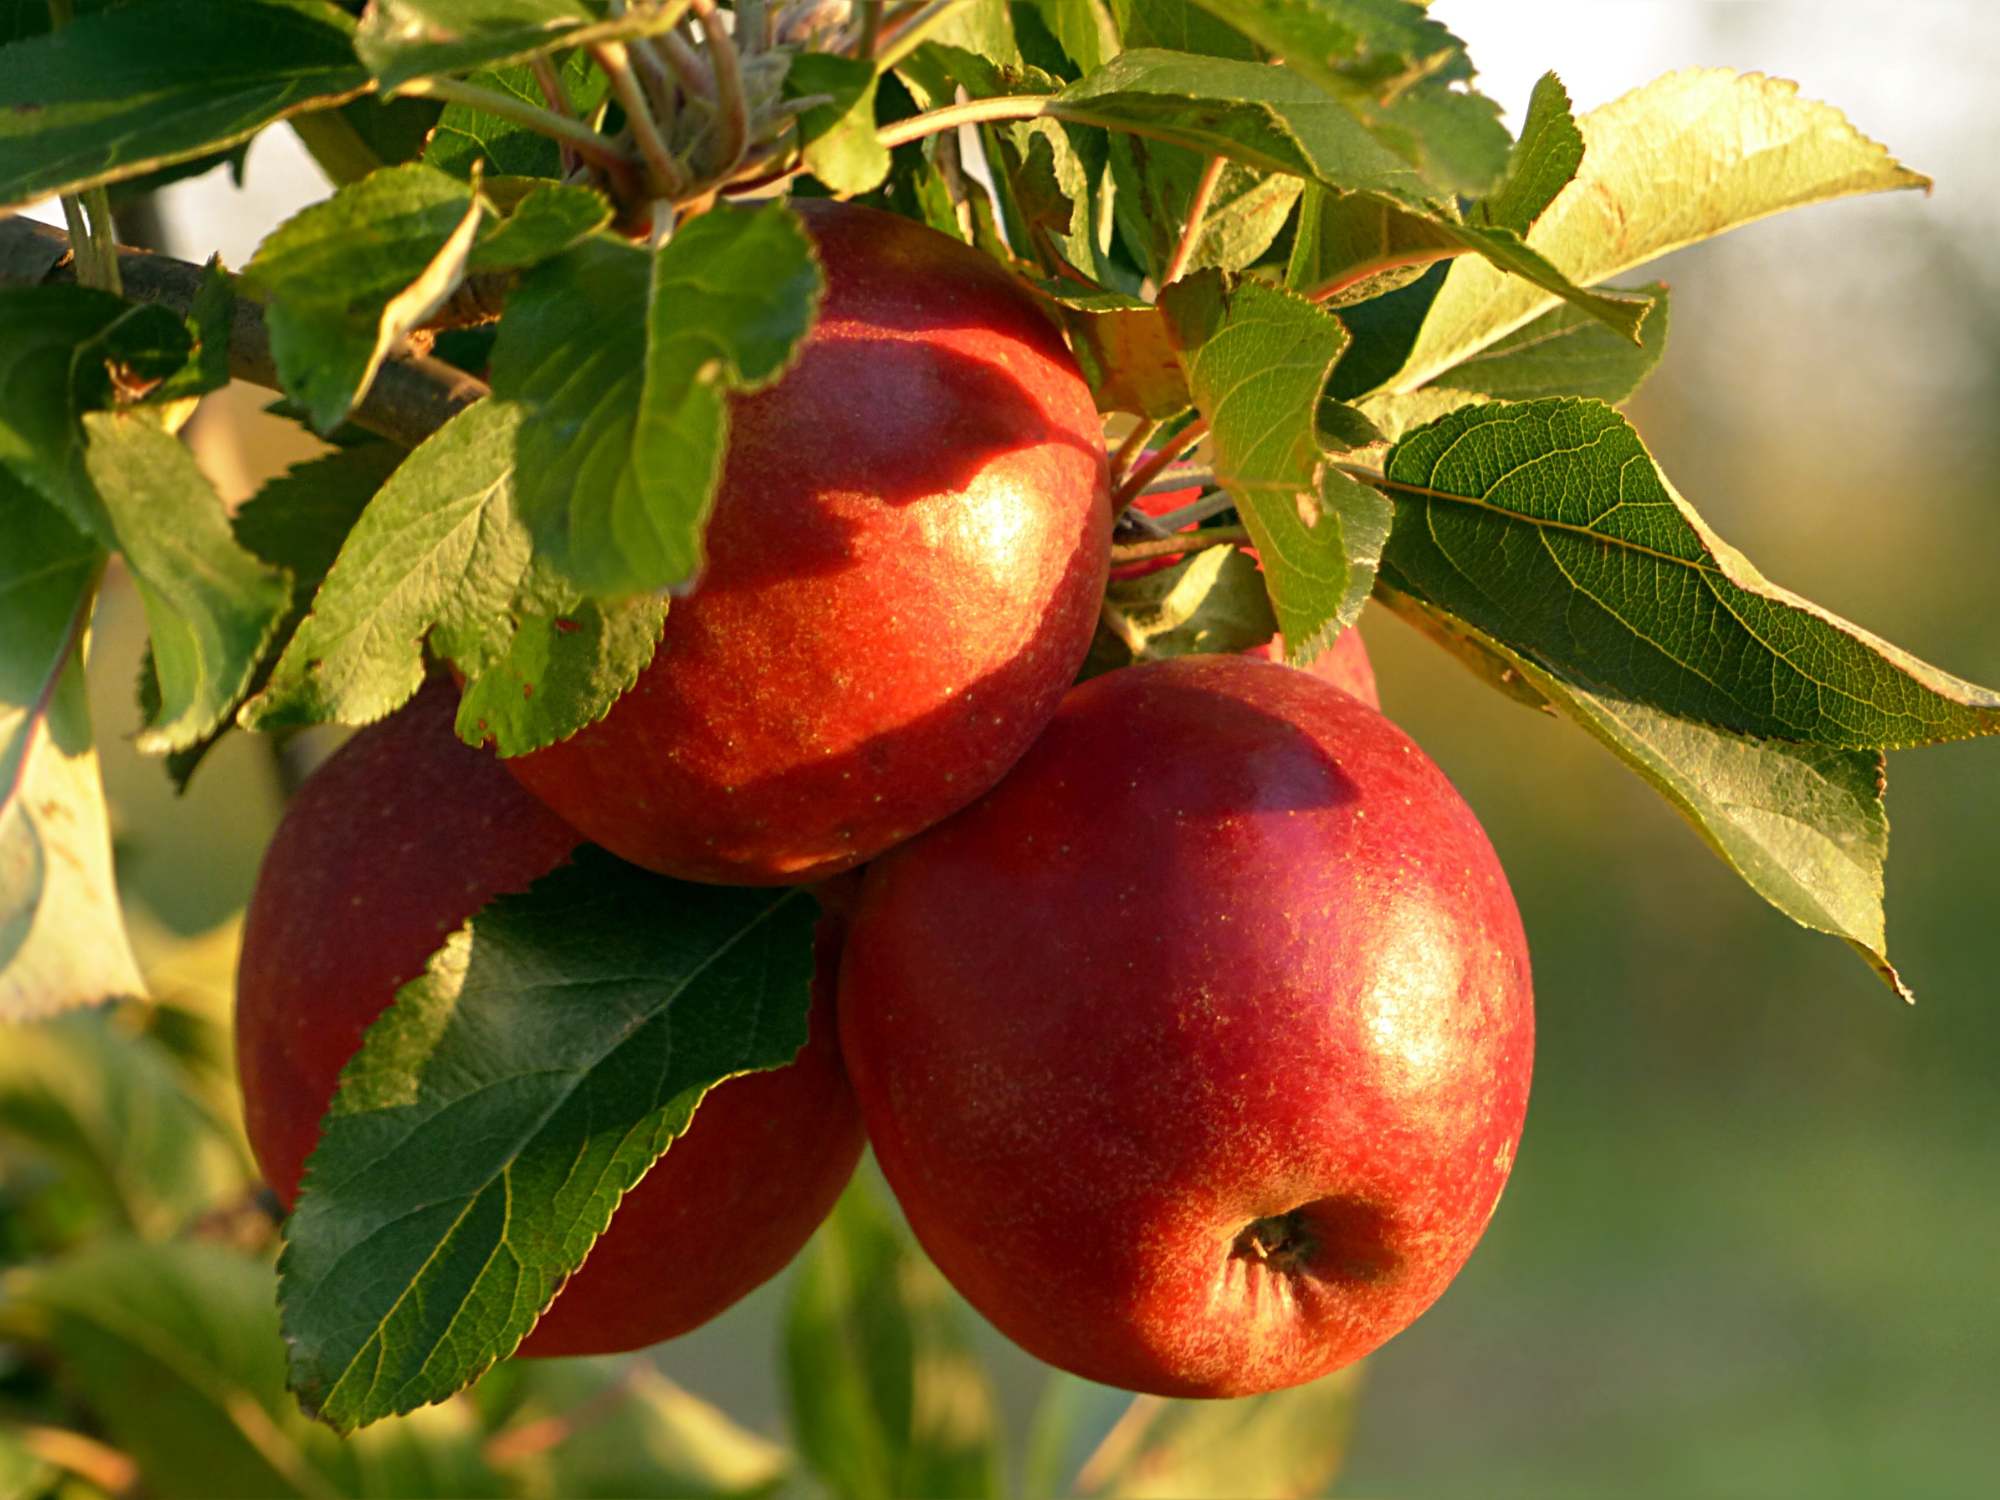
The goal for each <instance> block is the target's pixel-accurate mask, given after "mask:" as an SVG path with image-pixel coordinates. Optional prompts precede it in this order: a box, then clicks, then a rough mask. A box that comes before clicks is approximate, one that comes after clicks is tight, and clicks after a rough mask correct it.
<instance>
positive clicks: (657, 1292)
mask: <svg viewBox="0 0 2000 1500" xmlns="http://www.w3.org/2000/svg"><path fill="white" fill-rule="evenodd" d="M456 708H457V699H456V694H455V693H454V692H453V691H452V688H451V686H450V684H449V683H445V682H433V683H431V684H430V685H428V686H427V687H426V688H425V689H424V690H423V691H422V692H421V693H419V694H418V696H417V698H416V699H415V700H414V701H413V702H411V703H410V704H408V705H407V706H406V707H404V708H403V709H401V710H400V711H399V712H397V713H395V714H394V715H392V716H391V717H389V718H388V719H386V720H384V721H383V722H382V723H380V724H377V725H374V726H372V727H370V728H367V729H363V730H362V731H360V732H359V733H358V734H356V735H355V736H354V738H353V739H352V740H350V741H349V742H348V743H347V744H346V745H345V746H343V747H342V748H341V750H340V751H339V752H338V753H337V754H335V755H334V757H333V758H332V759H331V760H329V761H328V762H327V763H326V765H324V766H323V767H321V768H320V769H319V770H318V771H317V772H315V773H314V774H313V775H312V776H311V777H310V778H309V779H308V780H307V782H306V784H305V785H304V786H303V787H301V788H300V789H299V792H298V795H297V796H296V797H294V798H293V799H292V802H291V805H290V807H289V808H288V809H287V811H286V813H285V817H284V820H283V822H282V823H281V824H280V825H279V828H278V831H277V834H276V836H275V837H274V838H273V839H272V841H271V847H270V850H269V851H268V852H267V853H266V855H265V857H264V864H263V868H262V870H261V871H260V873H259V875H258V880H257V888H256V892H255V894H254V895H253V896H252V898H251V902H250V909H249V914H248V916H247V918H246V919H245V923H244V930H243V953H242V958H241V960H240V963H239V965H238V969H237V1003H236V1051H237V1068H238V1073H239V1081H240V1083H241V1086H242V1091H243V1116H244V1125H245V1128H246V1130H247V1131H248V1133H249V1137H250V1144H251V1148H252V1150H253V1151H254V1152H255V1154H256V1157H257V1164H258V1166H259V1167H260V1168H261V1169H262V1171H263V1174H264V1177H265V1180H266V1181H268V1182H269V1183H270V1184H271V1187H272V1188H273V1189H274V1190H275V1191H276V1193H277V1194H278V1197H279V1198H280V1200H281V1201H282V1202H283V1203H284V1204H285V1206H286V1207H287V1208H290V1207H291V1206H292V1204H293V1203H294V1201H295V1200H296V1198H297V1196H298V1189H299V1179H300V1177H301V1175H302V1174H303V1172H304V1168H305V1164H306V1158H307V1157H308V1156H309V1155H310V1154H311V1152H312V1149H313V1147H314V1145H315V1144H316V1143H317V1141H318V1139H319V1123H320V1117H321V1116H322V1115H324V1114H325V1113H326V1108H327V1106H328V1104H330V1103H331V1102H332V1099H333V1093H334V1088H335V1086H336V1084H337V1083H338V1082H339V1077H340V1070H341V1069H342V1068H343V1067H344V1066H345V1065H346V1063H347V1060H348V1058H349V1057H351V1056H352V1055H353V1054H354V1052H355V1051H356V1050H357V1049H359V1047H360V1045H361V1041H362V1037H363V1035H364V1033H365V1032H366V1031H367V1029H368V1027H369V1025H370V1024H371V1023H372V1022H373V1021H374V1020H375V1018H376V1017H377V1016H378V1015H379V1014H381V1012H382V1011H383V1010H384V1009H385V1008H386V1007H387V1006H388V1004H389V1002H390V1001H391V1000H392V999H394V998H395V994H396V991H397V989H398V988H400V987H401V986H402V985H403V984H405V983H407V982H408V981H409V980H411V979H414V978H416V977H417V976H418V975H420V974H422V973H423V971H424V964H425V961H426V960H427V959H428V958H429V957H430V955H431V954H432V953H433V952H434V951H435V950H436V949H437V948H438V946H439V945H440V944H441V943H442V942H443V941H444V939H445V936H446V935H447V934H448V933H450V932H452V931H453V930H455V929H456V928H457V927H458V926H459V925H460V924H462V923H463V922H464V921H465V920H466V919H467V918H468V917H470V916H472V915H473V914H474V913H475V912H476V911H478V909H479V908H480V907H481V906H483V905H484V904H485V903H486V902H487V901H488V900H490V899H491V898H492V897H494V896H496V895H499V894H502V893H503V892H508V891H518V890H523V889H525V888H526V887H527V886H529V885H530V884H532V883H533V882H534V881H535V880H537V879H539V878H540V877H541V876H543V875H545V874H547V873H548V872H549V871H550V870H552V869H554V868H555V867H556V866H558V865H560V864H563V863H565V862H566V861H567V860H568V859H569V857H570V854H571V853H572V851H573V850H574V849H575V848H576V846H577V843H578V839H577V835H576V833H575V831H574V830H573V829H571V828H569V827H568V826H567V825H565V824H563V823H562V822H561V821H560V820H558V819H557V818H556V816H555V815H554V814H553V813H551V812H549V811H548V810H547V809H546V808H544V807H543V806H542V805H541V804H540V803H539V802H537V801H536V800H535V799H534V798H533V797H530V796H529V795H528V794H527V793H526V792H524V791H522V790H521V788H520V787H519V786H517V785H516V784H515V783H514V781H513V779H512V778H511V777H509V776H508V775H507V774H506V773H505V772H504V771H502V770H501V769H500V767H499V766H498V765H497V764H496V763H495V762H494V760H493V758H492V757H491V756H489V755H487V754H486V753H485V752H483V751H479V750H474V749H472V748H470V747H468V746H466V745H464V744H462V743H460V741H459V739H458V737H457V736H456V735H455V734H454V733H453V731H452V716H453V714H454V712H455V711H456ZM839 941H840V923H839V921H838V919H837V918H835V917H829V918H827V919H826V920H823V921H822V923H821V925H820V929H819V932H818V935H817V950H818V959H819V976H818V978H817V979H816V980H815V984H814V1004H813V1016H812V1038H811V1040H810V1041H809V1042H808V1043H807V1045H806V1046H805V1048H804V1049H803V1050H802V1051H801V1052H800V1053H799V1056H798V1059H797V1060H796V1061H795V1062H793V1063H792V1064H791V1065H790V1066H788V1067H784V1068H779V1069H775V1070H773V1071H770V1072H764V1073H750V1074H745V1075H744V1076H742V1077H740V1078H733V1079H730V1080H728V1081H727V1082H725V1083H722V1084H720V1085H718V1086H717V1087H716V1088H714V1089H712V1090H711V1091H710V1092H709V1094H708V1096H707V1098H705V1099H704V1100H703V1101H702V1104H701V1107H700V1108H699V1109H697V1110H696V1111H695V1116H694V1120H693V1123H692V1124H691V1125H690V1126H689V1127H688V1130H687V1133H686V1134H685V1135H683V1136H682V1137H681V1138H680V1139H679V1140H677V1141H676V1142H675V1143H674V1144H673V1146H672V1147H671V1148H670V1149H669V1150H668V1151H667V1154H666V1155H665V1156H663V1157H661V1158H660V1160H659V1162H658V1163H657V1164H655V1166H654V1167H653V1169H652V1170H651V1171H650V1172H648V1173H647V1174H646V1175H645V1176H644V1177H643V1178H641V1179H640V1181H639V1185H638V1186H637V1187H635V1188H634V1189H633V1190H632V1191H631V1192H630V1193H628V1194H627V1195H626V1196H625V1198H624V1200H623V1202H621V1203H620V1204H619V1206H618V1210H617V1212H616V1214H615V1215H614V1216H613V1218H612V1221H611V1226H610V1228H609V1229H608V1230H607V1231H606V1232H605V1233H604V1234H603V1235H602V1236H601V1237H600V1238H599V1239H598V1241H597V1243H596V1245H595V1246H594V1247H593V1248H592V1249H591V1252H590V1256H589V1259H588V1260H587V1261H586V1262H585V1264H584V1266H583V1268H582V1269H581V1270H579V1271H578V1272H577V1273H576V1274H575V1276H573V1277H572V1278H571V1279H570V1281H569V1282H568V1284H567V1285H566V1286H565V1287H564V1288H563V1290H562V1291H561V1293H559V1294H558V1296H557V1298H556V1301H555V1303H554V1304H553V1305H552V1306H551V1307H550V1309H549V1311H548V1312H547V1313H546V1314H545V1315H544V1316H543V1318H542V1319H541V1321H540V1322H539V1323H537V1324H536V1325H535V1328H534V1330H533V1332H531V1333H530V1334H529V1335H528V1337H527V1339H526V1341H525V1342H524V1343H523V1344H522V1345H521V1348H520V1350H519V1352H520V1353H522V1354H525V1355H557V1354H609V1353H616V1352H619V1351H623V1350H627V1349H637V1348H641V1347H643V1346H645V1345H647V1344H652V1343H657V1342H659V1341H660V1340H661V1339H667V1338H672V1337H674V1336H675V1335H677V1334H680V1333H685V1332H686V1331H687V1330H688V1329H690V1328H693V1327H695V1326H697V1325H698V1324H701V1323H704V1322H706V1321H707V1320H708V1319H710V1318H712V1317H714V1316H715V1315H716V1314H717V1313H719V1312H721V1311H722V1310H723V1309H724V1308H726V1307H728V1306H729V1305H730V1304H731V1303H733V1302H735V1301H736V1300H737V1299H738V1298H739V1297H741V1296H743V1295H744V1294H745V1293H746V1292H749V1291H751V1290H752V1289H754V1288H755V1287H757V1286H759V1285H761V1284H762V1283H763V1282H765V1281H767V1280H768V1279H769V1278H770V1277H772V1276H774V1275H775V1274H777V1272H778V1271H779V1270H781V1269H783V1267H784V1266H785V1264H786V1263H787V1262H788V1261H790V1260H791V1258H792V1257H793V1255H795V1254H796V1253H797V1252H798V1250H799V1247H800V1246H802V1245H803V1244H804V1243H805V1242H806V1240H807V1239H808V1238H809V1237H810V1236H811V1234H812V1232H813V1230H814V1229H815V1228H816V1227H818V1225H819V1222H820V1220H822V1219H823V1218H825V1216H826V1214H827V1212H828V1211H829V1210H830V1209H831V1208H832V1207H833V1202H834V1200H835V1199H836V1198H837V1197H839V1196H840V1191H841V1189H842V1188H843V1187H844V1186H845V1185H846V1183H847V1179H848V1177H849V1176H850V1175H852V1173H853V1170H854V1165H855V1162H856V1161H857V1160H858V1159H859V1157H860V1154H861V1146H862V1135H861V1121H860V1115H859V1113H858V1111H857V1109H856V1106H855V1102H854V1096H853V1091H852V1089H850V1088H849V1086H848V1083H847V1079H846V1075H845V1074H844V1073H843V1071H842V1069H841V1064H840V1056H839V1050H838V1048H837V1046H836V1045H835V1039H834V1028H833V1025H832V1017H831V1012H830V1006H831V1004H832V999H833V983H832V981H833V975H834V972H835V965H836V962H837V959H838V951H839Z"/></svg>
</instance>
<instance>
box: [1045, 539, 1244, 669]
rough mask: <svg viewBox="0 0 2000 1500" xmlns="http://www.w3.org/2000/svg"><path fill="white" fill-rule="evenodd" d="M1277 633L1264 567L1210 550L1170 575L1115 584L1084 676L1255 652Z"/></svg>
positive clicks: (1232, 550) (1240, 555) (1239, 552)
mask: <svg viewBox="0 0 2000 1500" xmlns="http://www.w3.org/2000/svg"><path fill="white" fill-rule="evenodd" d="M1277 633H1278V617H1277V616H1276V615H1274V614H1273V613H1272V612H1271V599H1270V595H1269V594H1267V593H1266V592H1265V590H1264V575H1263V573H1262V571H1261V570H1260V569H1259V568H1258V566H1257V560H1256V559H1255V558H1254V557H1252V556H1250V554H1249V553H1247V552H1245V551H1244V550H1243V549H1242V548H1239V547H1209V548H1206V549H1204V550H1202V551H1200V552H1194V553H1190V554H1189V555H1188V556H1187V557H1185V558H1183V559H1181V560H1180V561H1179V562H1177V563H1175V564H1174V565H1173V566H1172V567H1170V568H1162V569H1160V570H1158V571H1157V572H1152V573H1146V574H1143V575H1141V576H1140V577H1137V578H1114V579H1113V580H1112V581H1111V584H1110V586H1109V587H1108V588H1107V589H1106V590H1105V592H1104V622H1103V624H1102V625H1100V626H1099V627H1098V632H1097V637H1096V639H1095V640H1093V641H1092V642H1091V646H1090V655H1089V656H1088V657H1087V658H1086V659H1085V661H1084V664H1083V672H1082V676H1084V677H1095V676H1097V675H1098V674H1100V673H1103V672H1111V671H1116V670H1117V669H1119V668H1121V667H1129V666H1134V665H1136V664H1137V663H1139V662H1142V661H1160V660H1163V659H1165V658H1167V657H1170V656H1192V655H1196V654H1198V653H1203V652H1211V651H1223V652H1228V651H1248V650H1249V649H1250V648H1251V647H1253V646H1261V645H1263V644H1264V643H1265V642H1266V641H1268V640H1270V639H1271V637H1272V636H1274V635H1276V634H1277Z"/></svg>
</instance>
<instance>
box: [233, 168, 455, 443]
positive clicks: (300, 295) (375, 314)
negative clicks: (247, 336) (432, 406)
mask: <svg viewBox="0 0 2000 1500" xmlns="http://www.w3.org/2000/svg"><path fill="white" fill-rule="evenodd" d="M479 220H480V205H479V203H478V202H477V200H475V199H474V197H473V196H472V194H471V193H470V192H469V191H467V189H466V187H465V184H463V183H461V182H459V181H458V180H457V179H456V178H453V177H448V176H446V175H445V174H444V173H442V172H439V171H437V170H435V169H434V168H431V167H427V166H423V165H421V164H415V165H411V166H406V167H385V168H384V169H383V170H381V171H379V172H376V173H374V174H373V175H371V176H369V177H365V178H363V179H362V180H361V181H360V182H357V183H353V184H351V185H350V186H348V187H344V188H341V189H340V190H339V191H338V192H336V193H335V194H334V195H333V196H332V197H331V198H329V199H326V200H325V201H323V202H320V203H315V204H313V205H312V206H311V207H309V208H306V209H304V210H302V211H301V212H299V213H297V214H294V215H293V216H292V217H291V218H290V219H288V220H286V221H285V222H284V223H283V224H282V225H280V226H279V227H278V228H277V229H276V230H274V231H273V232H272V233H271V234H270V235H269V236H267V237H266V238H265V240H264V243H263V244H261V245H259V246H258V247H257V254H256V255H255V256H254V257H253V258H252V259H251V261H250V264H249V265H247V266H245V267H244V269H243V284H244V285H245V287H247V288H248V289H249V290H250V291H251V292H253V293H254V294H256V295H257V296H260V297H262V298H263V299H264V300H265V301H266V303H267V304H268V305H267V308H266V314H265V318H266V322H267V324H268V326H269V328H270V330H271V353H272V356H273V358H274V359H275V360H276V361H277V365H278V375H279V378H280V379H282V380H283V381H284V384H285V391H286V394H288V395H290V396H291V397H292V398H293V399H294V400H296V401H297V402H299V404H300V405H302V406H304V407H305V408H306V411H307V413H308V414H309V415H310V416H311V418H312V424H313V426H314V427H316V428H318V429H319V430H320V431H321V432H331V431H332V430H333V429H334V428H335V427H337V426H339V425H340V423H341V422H342V421H343V420H345V418H346V416H347V414H348V413H349V412H350V411H352V410H353V409H354V404H355V403H356V402H357V401H359V400H360V399H361V397H362V396H363V395H365V394H366V393H367V390H368V387H369V386H370V385H371V384H372V383H373V382H374V379H375V373H376V371H378V370H380V369H381V368H382V361H383V360H384V359H386V358H388V356H389V352H390V350H391V349H393V348H394V347H395V346H396V344H397V343H398V342H399V341H400V340H401V339H402V338H403V336H404V335H405V334H407V333H408V332H409V331H410V330H411V329H413V328H415V327H417V326H418V325H419V324H420V323H422V322H423V321H424V319H426V318H428V317H429V316H430V315H431V314H432V313H433V312H435V311H437V309H438V307H439V306H440V305H442V303H443V302H444V300H445V299H446V298H447V297H449V296H450V295H451V293H452V291H453V289H454V288H456V287H457V285H458V282H459V278H460V277H461V276H462V275H463V274H464V272H465V262H466V257H467V256H468V255H469V254H470V253H471V251H472V243H473V237H474V236H475V235H476V234H477V233H478V232H479Z"/></svg>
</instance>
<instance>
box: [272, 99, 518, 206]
mask: <svg viewBox="0 0 2000 1500" xmlns="http://www.w3.org/2000/svg"><path fill="white" fill-rule="evenodd" d="M442 113H443V110H442V109H441V108H440V106H439V105H438V104H437V102H436V101H435V100H431V99H383V98H378V97H374V96H368V95H364V96H363V97H361V98H359V99H351V100H349V101H348V102H347V103H345V104H343V105H341V106H340V108H338V109H317V110H310V111H308V112H306V113H305V114H301V115H294V116H293V117H292V122H291V124H292V129H293V131H294V132H295V133H296V134H297V135H298V138H299V140H300V141H301V142H302V143H303V144H304V146H305V148H306V150H308V151H309V152H311V153H312V159H313V160H314V161H315V162H317V163H319V168H320V170H321V171H322V172H324V173H326V175H327V176H328V177H330V178H331V179H332V180H333V182H334V184H335V185H336V186H345V185H346V184H347V183H350V182H359V181H360V180H361V179H362V178H364V177H366V176H368V174H369V173H371V172H379V171H380V170H381V169H382V168H384V167H400V166H402V165H403V164H404V163H405V162H410V161H415V160H416V159H417V158H418V157H419V156H422V155H424V154H425V146H426V144H427V143H428V141H429V139H430V136H431V132H432V131H433V130H435V129H437V128H438V117H439V116H440V114H442ZM551 145H552V146H553V142H551ZM238 149H243V148H238ZM238 176H239V177H240V176H241V166H240V164H239V166H238Z"/></svg>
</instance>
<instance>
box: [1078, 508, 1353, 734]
mask: <svg viewBox="0 0 2000 1500" xmlns="http://www.w3.org/2000/svg"><path fill="white" fill-rule="evenodd" d="M1200 498H1201V490H1200V488H1199V487H1196V488H1193V489H1186V490H1167V491H1165V492H1163V493H1161V494H1157V495H1141V496H1139V497H1138V498H1137V499H1136V500H1134V501H1133V502H1132V505H1133V508H1134V509H1136V510H1139V511H1142V512H1143V513H1145V514H1146V515H1149V516H1165V515H1171V514H1172V513H1173V512H1174V511H1177V510H1179V509H1180V508H1181V507H1182V506H1184V505H1192V504H1194V502H1195V501H1197V500H1199V499H1200ZM1183 529H1184V530H1186V529H1192V528H1183ZM1244 550H1245V551H1246V552H1248V553H1249V554H1250V556H1251V557H1253V558H1254V557H1255V556H1256V555H1257V553H1256V549H1255V548H1251V547H1246V548H1245V549H1244ZM1179 560H1180V559H1179V558H1176V557H1156V558H1149V559H1147V560H1146V561H1145V562H1137V563H1126V564H1124V565H1123V566H1120V567H1117V568H1113V569H1112V570H1111V576H1112V577H1113V578H1144V577H1145V576H1146V575H1147V574H1148V573H1157V572H1158V571H1159V570H1160V569H1162V568H1170V567H1172V566H1173V565H1174V564H1175V563H1176V562H1178V561H1179ZM1243 654H1244V655H1245V656H1254V657H1257V658H1259V659H1261V660H1263V661H1275V662H1283V661H1284V659H1285V642H1284V638H1283V637H1281V636H1275V635H1274V636H1272V637H1271V639H1269V640H1268V641H1266V642H1264V644H1263V645H1261V646H1252V647H1250V648H1249V649H1248V650H1246V651H1245V652H1244V653H1243ZM1301 670H1303V671H1307V672H1310V673H1312V674H1313V676H1315V677H1318V678H1320V679H1321V680H1323V681H1326V682H1330V683H1332V684H1333V685H1334V686H1335V687H1337V688H1339V689H1340V690H1341V691H1342V692H1343V693H1346V694H1348V695H1349V696H1350V697H1355V698H1359V699H1360V700H1361V701H1362V702H1363V703H1365V704H1367V705H1368V706H1369V707H1370V708H1374V709H1379V708H1381V706H1382V695H1381V694H1380V692H1378V691H1377V689H1376V686H1375V663H1374V662H1372V661H1371V660H1369V657H1368V647H1367V646H1366V645H1364V644H1363V643H1362V640H1361V632H1360V631H1358V630H1356V629H1354V628H1352V627H1349V628H1348V629H1346V630H1343V631H1341V633H1340V634H1339V635H1337V636H1335V637H1334V640H1333V644H1332V645H1331V646H1328V647H1327V648H1326V650H1324V651H1322V652H1320V654H1319V655H1318V656H1315V657H1314V658H1313V659H1312V660H1311V661H1309V662H1307V663H1306V665H1305V666H1304V667H1303V668H1302V669H1301Z"/></svg>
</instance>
